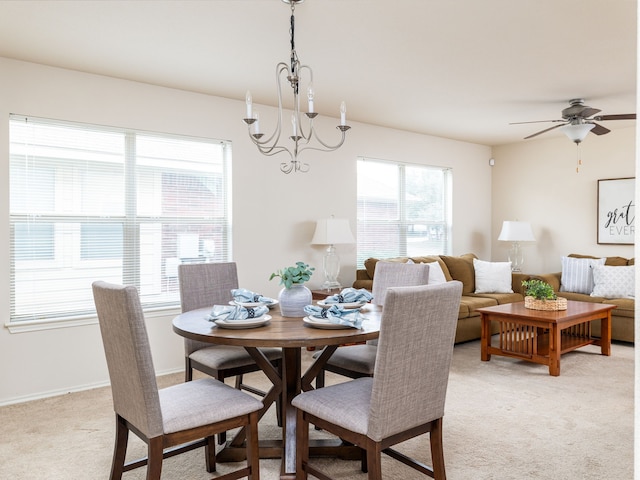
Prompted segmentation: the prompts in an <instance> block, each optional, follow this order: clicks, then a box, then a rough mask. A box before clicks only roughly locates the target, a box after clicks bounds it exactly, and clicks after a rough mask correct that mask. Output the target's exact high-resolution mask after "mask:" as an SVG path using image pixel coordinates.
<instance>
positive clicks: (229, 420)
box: [93, 281, 262, 480]
mask: <svg viewBox="0 0 640 480" xmlns="http://www.w3.org/2000/svg"><path fill="white" fill-rule="evenodd" d="M93 297H94V302H95V305H96V311H97V313H98V320H99V323H100V332H101V334H102V343H103V345H104V351H105V355H106V358H107V366H108V368H109V377H110V379H111V392H112V396H113V407H114V410H115V413H116V442H115V447H114V452H113V461H112V464H111V475H110V477H109V478H110V479H111V480H119V479H121V478H122V474H123V472H126V471H129V470H132V469H134V468H137V467H141V466H144V465H147V476H146V478H147V480H152V479H153V480H159V479H160V474H161V471H162V461H163V458H166V457H169V456H173V455H175V454H177V453H183V452H185V451H189V450H193V449H194V448H199V447H202V446H204V447H205V457H206V468H207V471H208V472H213V471H215V467H216V464H215V434H217V433H220V432H224V431H226V430H228V429H232V428H236V427H239V426H246V427H247V466H246V467H245V468H242V469H240V470H238V471H236V472H231V473H229V474H226V475H223V476H220V477H217V478H221V479H222V478H228V479H231V478H233V479H235V478H241V477H245V476H246V477H248V478H249V479H254V480H259V478H260V468H259V463H258V462H259V460H258V411H259V410H260V409H261V408H262V402H260V401H259V400H257V399H255V398H254V397H252V396H250V395H248V394H246V393H244V392H241V391H239V390H236V389H235V388H233V387H230V386H228V385H225V384H224V383H221V382H219V381H218V380H215V379H213V378H204V379H200V380H196V381H193V382H185V383H181V384H178V385H174V386H171V387H168V388H164V389H161V390H158V385H157V383H156V376H155V371H154V367H153V360H152V357H151V348H150V346H149V339H148V337H147V328H146V324H145V320H144V315H143V313H142V307H141V305H140V299H139V297H138V291H137V290H136V288H135V287H130V286H127V287H123V286H120V285H114V284H110V283H106V282H102V281H98V282H94V283H93ZM129 431H132V432H134V433H135V434H136V435H137V436H138V437H140V438H141V439H142V440H143V441H144V442H145V443H146V444H147V451H148V456H147V458H144V459H142V460H138V461H134V462H130V463H128V464H126V465H125V457H126V452H127V443H128V439H129ZM174 447H175V448H174ZM169 449H171V450H169Z"/></svg>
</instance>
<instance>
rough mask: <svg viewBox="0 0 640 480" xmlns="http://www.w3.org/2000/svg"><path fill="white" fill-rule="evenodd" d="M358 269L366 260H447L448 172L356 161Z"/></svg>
mask: <svg viewBox="0 0 640 480" xmlns="http://www.w3.org/2000/svg"><path fill="white" fill-rule="evenodd" d="M357 174H358V193H357V202H358V206H357V215H358V246H357V265H358V268H363V265H364V261H365V260H366V259H367V258H369V257H375V258H389V257H397V256H424V255H438V254H448V253H449V251H450V248H451V247H450V244H451V177H452V175H451V169H449V168H443V167H432V166H423V165H411V164H403V163H398V162H391V161H383V160H373V159H368V158H359V159H358V163H357Z"/></svg>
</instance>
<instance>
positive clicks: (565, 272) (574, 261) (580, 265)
mask: <svg viewBox="0 0 640 480" xmlns="http://www.w3.org/2000/svg"><path fill="white" fill-rule="evenodd" d="M605 260H606V259H605V258H598V259H593V258H575V257H562V278H561V280H560V291H561V292H574V293H585V294H587V295H590V294H591V292H592V291H593V267H595V266H596V265H604V262H605Z"/></svg>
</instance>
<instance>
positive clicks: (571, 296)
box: [558, 292, 606, 303]
mask: <svg viewBox="0 0 640 480" xmlns="http://www.w3.org/2000/svg"><path fill="white" fill-rule="evenodd" d="M558 296H559V297H562V298H566V299H567V300H575V301H577V302H591V303H606V298H604V297H592V296H591V295H587V294H586V293H575V292H560V293H558Z"/></svg>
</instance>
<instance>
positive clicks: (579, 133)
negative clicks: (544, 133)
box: [560, 123, 595, 143]
mask: <svg viewBox="0 0 640 480" xmlns="http://www.w3.org/2000/svg"><path fill="white" fill-rule="evenodd" d="M593 127H595V124H593V123H578V124H575V125H572V124H569V125H565V126H563V127H560V130H562V131H563V132H564V134H565V135H566V136H567V137H569V139H570V140H571V141H572V142H575V143H580V142H581V141H583V140H584V138H585V137H586V136H587V134H588V133H589V132H590V131H591V129H592V128H593Z"/></svg>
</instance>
